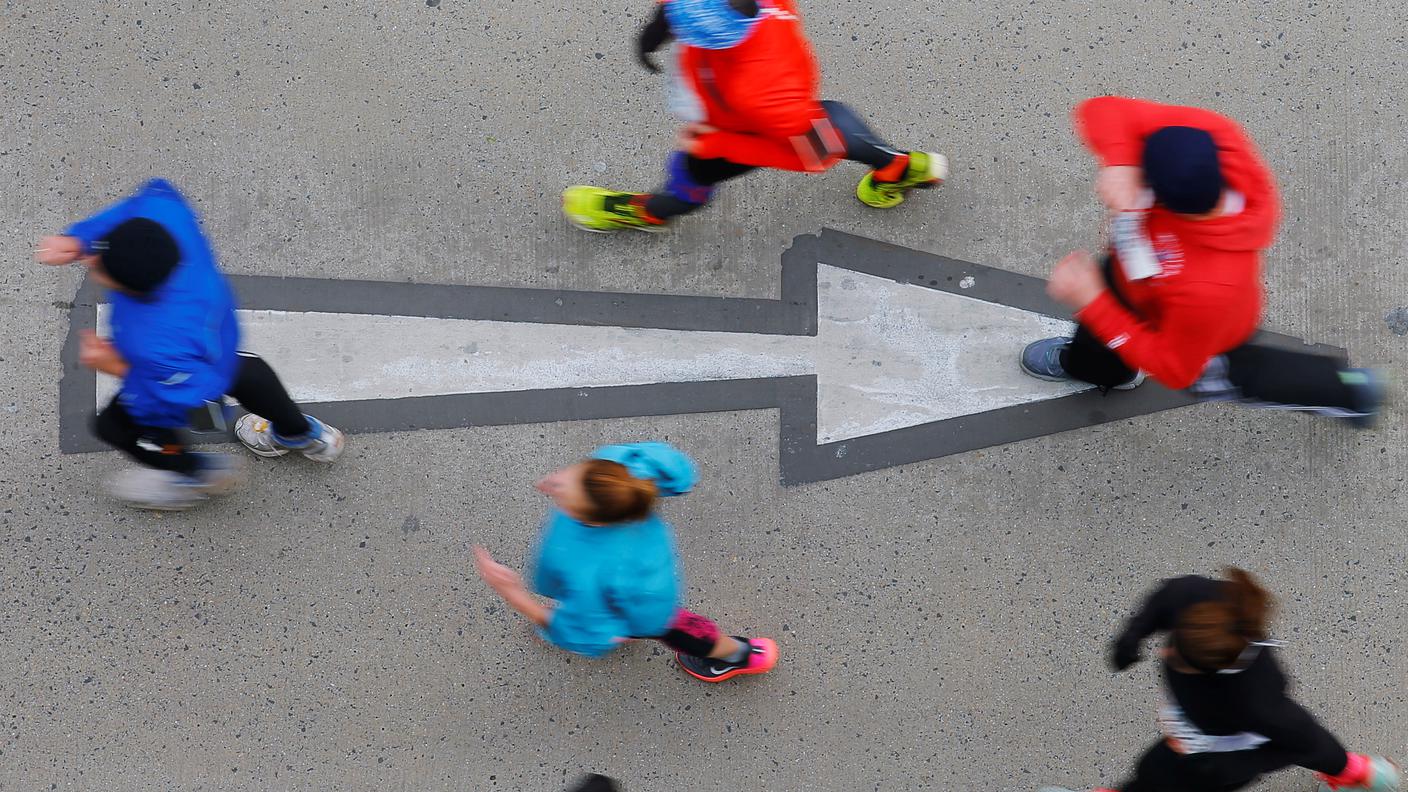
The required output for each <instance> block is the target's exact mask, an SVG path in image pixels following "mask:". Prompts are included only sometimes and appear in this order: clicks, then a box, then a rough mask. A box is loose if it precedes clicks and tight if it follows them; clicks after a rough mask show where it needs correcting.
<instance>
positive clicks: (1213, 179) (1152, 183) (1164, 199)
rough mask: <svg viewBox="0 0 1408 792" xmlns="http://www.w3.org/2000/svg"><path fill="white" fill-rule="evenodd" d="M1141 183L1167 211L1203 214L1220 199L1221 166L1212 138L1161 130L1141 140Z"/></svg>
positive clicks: (1188, 131) (1186, 131)
mask: <svg viewBox="0 0 1408 792" xmlns="http://www.w3.org/2000/svg"><path fill="white" fill-rule="evenodd" d="M1143 164H1144V181H1145V182H1147V183H1148V184H1149V188H1150V189H1152V190H1153V191H1154V197H1155V198H1157V199H1158V201H1159V203H1161V204H1163V205H1164V206H1165V207H1167V208H1168V209H1169V210H1170V211H1174V212H1178V213H1180V214H1195V215H1196V214H1206V213H1208V212H1211V211H1212V210H1213V208H1214V207H1216V206H1217V202H1218V200H1219V199H1220V198H1221V197H1222V187H1223V181H1222V166H1221V165H1219V164H1218V161H1217V143H1215V142H1214V141H1213V139H1212V135H1210V134H1208V133H1207V132H1206V131H1204V130H1201V129H1194V128H1193V127H1180V126H1170V127H1164V128H1163V129H1160V130H1159V131H1157V132H1155V133H1154V134H1152V135H1150V136H1149V137H1147V138H1145V140H1144V163H1143Z"/></svg>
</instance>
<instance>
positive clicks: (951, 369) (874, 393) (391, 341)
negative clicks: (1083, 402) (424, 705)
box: [98, 264, 1080, 443]
mask: <svg viewBox="0 0 1408 792" xmlns="http://www.w3.org/2000/svg"><path fill="white" fill-rule="evenodd" d="M817 292H818V294H817V298H818V299H817V306H818V307H817V335H816V336H815V337H807V336H783V335H763V334H755V333H724V332H699V331H681V330H654V329H632V328H622V327H611V326H585V325H553V324H531V323H524V322H495V321H484V320H469V319H432V318H425V317H414V316H376V315H365V314H335V313H295V312H283V311H240V312H239V313H240V321H241V325H242V327H243V329H244V333H245V337H244V341H243V343H242V345H241V346H242V348H244V349H248V350H250V351H253V352H257V353H259V354H260V355H263V356H264V357H265V358H266V359H267V360H268V361H269V363H270V364H271V365H272V366H273V367H274V369H275V370H276V371H277V372H278V373H279V376H280V378H282V379H283V381H284V384H285V385H286V386H287V387H288V389H289V391H290V392H291V394H292V395H293V397H294V399H295V400H297V401H306V402H326V401H348V400H358V399H394V398H403V397H409V396H434V395H443V394H451V393H489V392H502V391H521V390H540V389H548V388H586V387H603V386H613V385H644V384H650V383H658V382H705V381H716V380H734V379H752V378H760V377H784V376H795V375H807V374H816V375H817V417H818V421H817V442H818V443H828V442H834V441H837V440H846V439H850V438H854V437H860V436H863V435H871V434H876V433H878V432H885V431H889V430H893V429H903V428H905V427H909V426H915V425H918V424H923V423H929V422H932V421H940V420H944V419H946V418H954V417H957V416H960V415H967V414H971V413H978V412H986V411H988V410H994V409H997V408H1000V407H1007V406H1011V405H1015V404H1022V403H1026V402H1032V401H1040V400H1044V399H1051V398H1056V397H1060V396H1065V395H1067V394H1069V393H1073V392H1075V391H1077V390H1079V389H1080V387H1079V386H1074V385H1069V384H1062V383H1049V382H1042V381H1040V380H1035V379H1032V378H1031V377H1027V376H1026V375H1024V374H1022V373H1021V371H1020V370H1019V369H1018V368H1017V356H1018V355H1019V354H1020V352H1021V350H1022V347H1023V345H1025V344H1026V343H1027V342H1028V341H1031V340H1033V339H1036V338H1043V337H1046V336H1052V335H1062V334H1067V333H1069V332H1071V329H1072V327H1071V324H1070V323H1069V322H1064V321H1061V320H1057V319H1051V318H1049V317H1045V316H1041V315H1038V314H1034V313H1031V312H1029V311H1024V310H1021V309H1018V308H1012V307H1009V306H1005V305H998V304H995V303H989V302H984V301H982V300H976V299H973V298H970V297H966V296H962V295H957V294H950V293H948V292H942V291H937V290H934V289H926V288H923V287H921V286H912V285H909V284H901V283H896V282H894V281H890V280H886V279H884V278H877V277H874V276H871V275H865V274H861V273H857V272H853V271H851V270H845V269H840V268H837V267H831V266H829V265H826V264H819V265H818V272H817ZM602 319H603V320H604V321H609V320H610V317H602ZM106 322H107V306H102V307H100V309H99V326H100V328H103V327H106ZM99 380H100V381H99V387H98V403H99V404H100V405H101V404H105V403H106V402H107V400H108V399H109V398H111V396H112V394H113V392H114V391H115V389H116V382H115V381H113V380H112V378H110V377H99Z"/></svg>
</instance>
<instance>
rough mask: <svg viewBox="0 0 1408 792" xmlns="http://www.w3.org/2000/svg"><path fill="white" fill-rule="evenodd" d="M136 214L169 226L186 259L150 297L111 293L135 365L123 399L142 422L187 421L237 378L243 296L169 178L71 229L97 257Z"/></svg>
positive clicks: (118, 334)
mask: <svg viewBox="0 0 1408 792" xmlns="http://www.w3.org/2000/svg"><path fill="white" fill-rule="evenodd" d="M135 217H144V218H146V219H148V220H152V221H153V222H156V223H159V224H160V225H161V227H162V228H164V229H166V232H167V233H169V234H171V236H172V238H174V239H175V240H176V245H177V247H179V248H180V251H181V261H180V263H179V264H177V265H176V268H175V269H173V270H172V271H171V275H170V276H169V277H168V278H167V279H166V281H165V282H163V283H162V284H161V285H160V286H158V287H157V288H156V290H155V291H154V292H153V293H152V294H150V295H146V296H145V297H134V296H132V295H129V294H124V293H122V292H119V291H111V292H109V293H108V300H109V301H110V302H111V305H112V314H111V317H112V343H113V345H114V346H115V347H117V351H118V352H120V353H121V354H122V357H123V358H124V359H125V360H126V361H127V363H128V365H129V366H130V369H129V370H128V372H127V377H126V378H125V379H123V381H122V390H121V392H120V393H119V394H118V399H119V400H120V401H121V403H122V406H123V407H125V408H126V409H127V412H128V413H129V414H130V415H131V416H132V419H133V420H134V421H135V422H136V423H137V424H139V425H141V426H152V427H180V426H185V425H186V424H187V423H188V420H189V419H188V413H189V411H190V410H191V409H192V408H195V407H199V406H201V405H202V404H204V403H205V402H207V401H219V400H220V398H221V396H223V395H224V394H225V391H226V390H228V389H229V387H230V384H231V383H232V382H233V381H234V378H235V372H236V369H237V367H238V365H239V359H238V358H237V357H236V355H235V351H236V349H237V348H238V346H239V337H240V331H239V324H238V323H237V322H236V320H235V298H234V294H233V293H232V292H231V291H230V286H229V284H228V283H227V282H226V281H225V278H224V276H223V275H221V274H220V272H219V270H217V269H216V268H215V254H214V252H213V251H212V250H211V249H210V243H209V242H208V241H207V240H206V238H205V235H204V234H203V233H202V232H201V228H200V222H199V221H198V220H197V219H196V215H195V212H194V211H192V210H191V207H190V205H189V204H187V203H186V199H185V198H184V197H182V195H181V193H180V192H178V191H177V190H176V188H175V187H173V186H171V184H170V182H167V181H166V180H164V179H152V180H151V181H149V182H147V183H146V184H144V185H142V187H141V188H140V189H139V190H137V192H136V193H135V194H134V195H132V196H131V197H130V198H126V199H124V200H121V201H118V202H117V203H115V204H113V205H112V206H110V207H108V208H106V209H104V210H102V211H101V212H98V213H97V214H95V215H93V216H92V217H90V218H88V219H87V220H81V221H79V222H77V223H74V224H73V225H71V226H69V228H68V231H66V232H65V233H67V234H68V235H69V236H72V237H76V238H77V239H78V240H79V242H80V243H81V245H82V246H83V252H84V254H85V255H90V254H92V253H94V252H97V251H94V250H93V243H94V242H95V241H97V240H99V239H102V238H103V237H104V236H106V235H107V234H108V232H110V231H112V230H113V229H114V228H116V227H117V226H118V225H119V224H121V223H123V222H125V221H127V220H131V219H132V218H135Z"/></svg>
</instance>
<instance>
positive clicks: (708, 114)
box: [562, 0, 948, 231]
mask: <svg viewBox="0 0 1408 792" xmlns="http://www.w3.org/2000/svg"><path fill="white" fill-rule="evenodd" d="M671 36H673V37H674V38H676V39H678V40H679V41H680V44H681V46H680V47H679V57H678V61H677V63H676V65H675V67H674V68H673V69H672V70H671V71H672V74H671V76H670V79H671V94H670V107H671V110H672V111H673V112H674V113H675V114H676V115H678V116H679V117H680V118H681V119H682V120H683V121H684V122H685V125H684V127H683V129H682V130H681V132H680V134H679V138H678V145H679V150H678V151H676V152H674V153H673V154H671V156H670V158H669V162H668V166H667V175H666V180H665V185H664V187H663V188H661V190H659V191H658V192H656V193H654V194H648V193H629V192H617V191H613V190H606V189H602V188H600V187H588V186H576V187H569V188H568V189H567V190H566V191H565V192H564V193H563V196H562V203H563V211H564V212H565V213H566V215H567V219H568V220H569V221H571V222H572V223H573V224H575V225H577V226H579V227H581V228H584V229H586V230H588V231H615V230H617V229H621V228H636V229H643V230H657V229H659V228H661V227H662V226H664V225H665V223H666V221H667V220H669V219H670V218H672V217H676V216H678V215H682V214H685V213H687V212H691V211H693V210H695V209H697V208H699V207H700V206H703V205H704V204H706V203H708V202H709V200H710V198H711V197H712V196H713V190H714V186H715V185H716V184H718V183H720V182H722V181H725V180H727V179H731V178H734V177H737V176H741V175H742V174H744V173H747V172H749V171H751V170H753V169H755V168H778V169H782V170H794V171H811V172H819V171H824V170H826V169H828V168H830V167H831V166H832V165H834V164H836V163H837V162H839V161H841V160H842V159H850V160H855V161H857V162H862V163H864V164H866V165H869V166H870V167H871V168H872V170H871V172H870V173H867V174H866V175H865V177H864V178H862V179H861V182H860V185H859V186H858V187H857V188H856V196H857V197H858V198H859V199H860V200H861V201H862V202H864V203H866V204H867V205H869V206H874V207H877V208H882V209H883V208H889V207H892V206H895V205H897V204H899V203H900V202H902V201H903V200H904V194H905V192H906V191H908V190H910V189H912V188H925V187H933V186H936V185H938V184H939V183H940V182H941V181H942V180H943V178H944V177H945V176H946V175H947V171H948V164H947V161H946V160H945V159H944V158H943V157H942V156H940V155H937V154H928V153H925V152H920V151H910V152H901V151H898V150H895V149H892V148H890V147H889V146H887V145H886V144H884V143H883V142H881V141H880V140H879V139H878V138H877V137H876V136H875V134H874V133H873V132H871V131H870V129H869V128H867V127H866V125H865V123H864V122H862V121H861V120H860V119H859V118H858V117H857V116H856V115H855V113H853V112H852V111H851V110H850V109H849V108H847V107H846V106H845V105H843V104H841V103H839V102H829V101H822V100H820V99H819V98H818V89H819V87H820V83H821V77H820V73H819V71H818V69H817V64H816V58H815V56H814V55H813V54H812V49H811V45H810V44H809V43H808V42H807V39H806V36H805V34H804V32H803V30H802V22H801V19H800V18H799V17H798V15H797V8H796V6H795V5H794V3H793V0H666V1H665V2H663V3H661V4H659V5H658V6H657V7H656V12H655V16H654V18H653V19H652V21H651V22H650V24H648V25H647V26H646V28H645V30H644V31H643V32H642V33H641V36H640V42H639V45H638V52H639V54H640V59H641V61H642V63H644V64H645V65H646V66H647V67H648V68H650V69H651V70H652V71H656V70H657V69H656V68H655V66H654V64H653V63H652V62H651V60H650V58H649V54H650V53H652V52H654V51H655V50H656V49H658V48H659V47H660V46H662V45H663V44H664V43H665V41H666V40H668V39H669V38H670V37H671Z"/></svg>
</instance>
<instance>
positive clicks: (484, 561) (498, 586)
mask: <svg viewBox="0 0 1408 792" xmlns="http://www.w3.org/2000/svg"><path fill="white" fill-rule="evenodd" d="M474 567H475V569H477V570H479V577H481V578H483V579H484V582H485V583H488V584H489V587H490V588H492V589H493V590H495V591H497V592H499V593H500V594H502V593H504V592H505V591H512V590H515V589H521V588H523V578H522V577H521V576H520V575H519V574H518V573H517V572H515V571H513V570H512V569H509V568H508V567H506V566H504V565H503V564H500V563H499V562H497V561H495V560H494V557H493V556H492V555H489V551H488V550H485V549H484V548H483V547H479V546H477V545H476V546H475V548H474Z"/></svg>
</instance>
